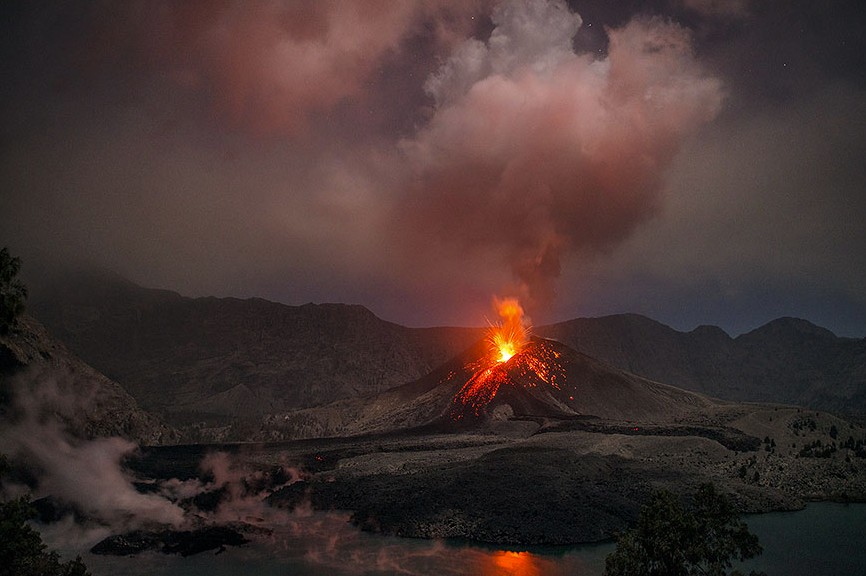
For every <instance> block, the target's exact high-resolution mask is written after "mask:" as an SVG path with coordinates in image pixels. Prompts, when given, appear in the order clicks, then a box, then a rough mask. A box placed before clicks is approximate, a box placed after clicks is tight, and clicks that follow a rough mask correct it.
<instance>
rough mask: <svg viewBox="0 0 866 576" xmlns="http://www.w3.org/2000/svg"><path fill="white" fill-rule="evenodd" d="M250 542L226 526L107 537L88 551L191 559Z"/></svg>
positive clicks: (130, 533)
mask: <svg viewBox="0 0 866 576" xmlns="http://www.w3.org/2000/svg"><path fill="white" fill-rule="evenodd" d="M248 542H249V540H248V539H247V538H246V537H244V535H243V534H241V533H240V532H239V531H238V530H236V529H234V528H232V527H229V526H207V527H205V528H198V529H196V530H161V531H147V530H136V531H134V532H127V533H125V534H118V535H116V536H109V537H108V538H105V539H103V540H101V541H100V542H98V543H97V544H96V545H95V546H94V547H93V548H91V549H90V551H91V552H93V553H94V554H101V555H113V556H130V555H133V554H138V553H140V552H145V551H147V550H158V551H160V552H162V553H164V554H179V555H181V556H192V555H194V554H200V553H202V552H207V551H209V550H217V554H219V553H220V552H222V551H224V550H225V549H226V546H242V545H244V544H246V543H248Z"/></svg>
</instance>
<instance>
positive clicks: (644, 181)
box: [395, 0, 723, 306]
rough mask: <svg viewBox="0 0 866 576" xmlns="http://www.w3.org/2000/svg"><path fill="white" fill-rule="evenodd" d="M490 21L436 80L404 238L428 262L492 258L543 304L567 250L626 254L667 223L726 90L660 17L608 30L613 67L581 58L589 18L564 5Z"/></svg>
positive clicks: (533, 6)
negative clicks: (673, 196) (663, 198)
mask: <svg viewBox="0 0 866 576" xmlns="http://www.w3.org/2000/svg"><path fill="white" fill-rule="evenodd" d="M492 21H493V23H494V25H495V28H494V30H493V32H492V34H491V36H490V39H489V40H488V41H487V42H486V43H482V42H480V41H478V40H467V41H466V42H465V43H464V44H462V45H461V46H459V47H458V48H457V49H456V50H455V51H454V53H453V55H452V57H451V58H450V59H449V60H448V61H447V62H445V63H444V64H443V66H442V67H441V68H440V69H439V70H438V71H437V72H436V73H435V74H433V75H432V76H431V77H430V78H429V79H428V81H427V84H426V87H427V90H428V92H429V94H430V95H431V97H432V98H433V99H434V100H435V103H436V107H435V110H434V113H433V115H432V117H431V118H430V120H429V122H428V123H427V124H426V125H425V126H423V127H422V128H421V129H420V131H419V132H418V133H417V134H416V135H415V136H414V137H413V138H409V139H406V140H404V141H403V142H402V143H401V148H402V150H403V152H404V154H405V157H406V160H407V161H408V165H409V167H410V170H411V177H410V178H411V183H410V184H409V185H407V190H406V192H405V195H404V197H403V198H402V199H401V201H400V203H399V208H398V210H397V213H396V214H395V219H396V220H397V221H398V222H397V224H396V227H397V229H398V231H399V233H400V234H401V235H402V236H403V238H404V239H405V244H404V245H405V246H406V247H408V248H409V250H410V252H411V254H412V257H413V258H419V259H420V260H422V261H429V259H430V258H434V257H436V255H435V254H434V252H435V251H438V250H441V249H444V250H446V251H447V254H446V257H447V258H455V257H459V256H460V255H461V254H466V253H467V252H468V253H472V252H474V251H479V250H480V251H485V250H492V252H493V253H495V254H497V256H498V257H499V258H500V259H501V263H505V264H507V266H508V267H509V268H510V270H511V272H512V274H513V276H514V278H515V279H516V280H517V285H516V286H514V287H513V288H512V290H513V291H516V292H517V293H518V294H519V295H520V296H522V297H524V298H528V299H529V303H530V305H532V306H538V305H543V304H546V303H547V302H549V301H550V299H551V298H552V296H553V293H554V281H555V279H556V278H557V277H558V276H559V274H560V264H561V258H562V255H563V254H564V253H567V252H569V251H586V250H590V251H592V250H601V249H605V248H607V247H610V246H612V245H615V244H616V243H617V242H619V241H621V240H622V239H624V238H626V237H627V236H628V235H629V234H630V233H631V232H632V231H633V230H634V229H635V227H636V226H637V225H638V224H640V223H641V222H643V221H645V220H647V219H648V218H649V217H650V216H651V215H652V214H653V213H654V212H655V210H656V208H657V206H658V203H659V193H660V192H661V190H662V182H663V177H664V172H665V170H666V168H667V167H668V165H669V164H670V162H671V159H672V158H673V157H674V155H675V153H676V152H677V150H678V149H679V146H680V144H681V143H682V142H683V140H684V138H686V137H687V136H688V135H690V134H691V133H693V132H694V131H695V130H697V129H698V128H699V127H700V126H701V125H702V124H704V123H706V122H708V121H709V120H711V119H712V118H713V117H714V116H715V115H716V113H717V112H718V110H719V109H720V106H721V103H722V99H723V91H722V87H721V83H720V82H719V81H718V80H717V79H715V78H713V77H710V76H708V75H707V74H705V73H704V72H703V71H702V70H701V68H700V66H699V64H698V62H697V60H696V59H695V57H694V55H693V53H692V50H691V41H690V36H689V33H688V31H687V30H685V29H684V28H682V27H680V26H678V25H676V24H673V23H670V22H668V21H665V20H662V19H657V18H656V19H646V18H641V19H636V20H632V21H631V22H629V23H628V24H627V25H625V26H624V27H622V28H619V29H612V30H609V31H608V35H609V52H608V55H607V57H606V58H603V59H595V58H593V57H592V56H590V55H587V54H577V53H575V52H574V51H573V50H572V48H571V38H572V37H573V36H574V34H575V33H576V31H577V29H578V27H579V26H580V23H581V21H580V17H579V16H578V15H577V14H574V13H571V12H570V11H569V10H568V8H567V7H566V6H565V5H564V4H563V3H562V2H546V1H543V0H535V1H532V2H503V3H502V4H500V5H498V6H497V7H496V8H495V9H494V11H493V14H492ZM420 255H423V256H420ZM501 263H500V265H501Z"/></svg>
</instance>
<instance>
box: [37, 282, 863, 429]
mask: <svg viewBox="0 0 866 576" xmlns="http://www.w3.org/2000/svg"><path fill="white" fill-rule="evenodd" d="M35 296H36V297H35V298H34V299H33V303H32V306H31V309H32V310H33V313H34V314H35V315H36V316H37V317H38V318H40V319H41V320H42V321H43V322H44V323H45V324H46V325H47V326H48V327H49V328H50V329H51V331H52V332H53V333H54V334H56V335H57V336H58V338H59V339H61V340H62V341H63V342H65V343H67V345H68V346H69V347H70V349H72V350H73V351H74V352H75V353H76V354H78V355H79V356H81V357H82V358H83V359H85V360H86V361H87V362H89V363H90V364H91V365H93V366H94V367H95V368H97V369H98V370H100V371H101V372H103V373H105V374H106V375H108V376H109V377H111V378H113V379H114V380H116V381H117V382H120V383H121V384H122V385H123V386H124V387H125V388H126V389H127V390H128V391H129V392H130V393H131V394H132V395H133V396H134V397H135V398H136V399H137V400H138V402H139V403H140V405H142V406H143V407H144V408H146V409H149V410H154V411H157V412H158V413H160V414H163V415H164V416H165V417H167V418H168V419H169V421H170V422H173V423H175V424H183V423H185V422H189V421H198V420H200V419H203V418H204V419H209V420H210V421H212V422H221V421H228V420H230V419H231V418H233V417H238V416H240V417H245V418H248V419H250V420H251V421H258V420H259V419H260V417H262V416H265V415H273V414H279V413H284V412H286V411H288V410H298V409H304V408H311V407H316V406H322V405H325V404H329V403H333V402H335V401H341V400H351V399H354V398H359V397H369V396H371V395H376V394H379V393H381V392H384V391H387V390H391V389H394V388H396V387H398V386H401V385H403V384H405V383H407V382H418V381H423V380H424V378H425V376H427V375H428V374H429V373H430V372H431V371H434V370H435V369H436V368H437V367H439V366H441V365H442V364H443V363H446V362H448V361H449V360H451V359H453V358H454V357H455V356H458V355H459V354H461V353H462V352H463V351H465V350H467V349H468V348H469V347H471V346H473V345H474V344H475V343H476V342H478V341H479V340H480V339H481V337H482V334H483V330H482V329H480V328H479V329H474V328H445V327H443V328H425V329H418V328H407V327H404V326H400V325H398V324H394V323H391V322H387V321H384V320H382V319H380V318H378V317H376V316H375V315H374V314H373V313H372V312H370V311H369V310H367V309H366V308H364V307H362V306H350V305H344V304H306V305H303V306H287V305H283V304H279V303H274V302H269V301H266V300H262V299H257V298H253V299H248V300H239V299H236V298H213V297H209V298H186V297H182V296H180V295H179V294H177V293H174V292H171V291H167V290H155V289H148V288H142V287H140V286H137V285H136V284H133V283H131V282H128V281H126V280H124V279H122V278H120V277H117V276H116V275H111V274H78V275H75V276H67V277H66V278H64V279H63V281H62V282H61V283H57V284H54V285H53V287H51V286H49V287H47V288H43V289H41V290H38V291H35ZM534 332H535V333H536V334H538V335H539V336H543V337H546V338H551V339H555V340H558V341H560V342H562V343H563V344H565V345H566V346H568V347H570V348H573V349H574V350H576V351H578V352H581V353H582V354H585V355H586V356H590V357H592V358H595V359H597V360H598V361H600V362H602V363H605V364H608V365H609V366H611V367H613V368H616V369H618V370H624V371H627V372H630V373H632V374H634V375H637V376H641V377H643V378H647V379H649V380H653V381H657V382H663V383H665V384H670V385H673V386H677V387H680V388H684V389H687V390H692V391H696V392H699V393H702V394H707V395H710V396H715V397H719V398H723V399H729V400H736V401H770V402H781V403H792V404H799V405H803V406H809V407H813V408H816V409H826V410H833V411H837V412H844V413H849V414H851V413H854V414H864V413H866V339H860V340H858V339H851V338H839V337H836V336H835V335H834V334H832V333H831V332H829V331H828V330H825V329H822V328H819V327H817V326H814V325H813V324H810V323H809V322H807V321H805V320H796V319H791V318H782V319H779V320H776V321H773V322H770V323H769V324H767V325H765V326H763V327H761V328H758V329H757V330H754V331H752V332H750V333H748V334H743V335H741V336H739V337H737V338H731V337H730V336H728V335H727V334H726V333H725V332H724V331H722V330H721V329H720V328H717V327H714V326H701V327H699V328H697V329H695V330H693V331H691V332H679V331H677V330H674V329H672V328H670V327H668V326H665V325H664V324H661V323H659V322H656V321H654V320H651V319H649V318H646V317H643V316H639V315H635V314H624V315H616V316H607V317H603V318H581V319H576V320H570V321H568V322H562V323H558V324H553V325H549V326H543V327H537V328H535V329H534ZM347 409H348V408H347ZM337 420H338V421H341V422H342V421H344V420H345V419H344V418H343V417H342V416H341V417H340V418H337ZM316 425H318V424H316Z"/></svg>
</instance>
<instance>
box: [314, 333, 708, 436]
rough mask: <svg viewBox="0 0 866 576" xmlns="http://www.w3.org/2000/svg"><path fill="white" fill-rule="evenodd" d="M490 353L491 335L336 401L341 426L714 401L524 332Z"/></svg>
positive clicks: (693, 407) (660, 414) (644, 409)
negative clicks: (391, 384)
mask: <svg viewBox="0 0 866 576" xmlns="http://www.w3.org/2000/svg"><path fill="white" fill-rule="evenodd" d="M488 357H489V342H487V341H479V342H477V343H476V344H475V345H474V346H472V347H471V348H469V349H468V350H466V351H465V352H464V353H463V354H460V355H459V356H457V357H455V358H454V359H452V360H451V361H449V362H447V363H446V364H444V365H442V366H440V367H439V368H438V369H436V370H434V371H433V372H431V373H429V374H428V375H426V376H424V377H422V378H420V379H418V380H415V381H413V382H410V383H407V384H404V385H403V386H398V387H397V388H394V389H392V390H389V391H387V392H384V393H382V394H378V395H376V396H373V397H368V398H366V399H360V400H359V402H360V404H359V405H358V406H355V407H354V409H351V408H350V407H349V406H347V405H346V404H341V405H340V406H334V408H337V409H338V410H339V411H341V412H343V413H346V412H347V409H349V410H348V411H350V412H353V413H354V414H355V416H356V418H353V419H351V420H354V421H352V422H343V423H342V424H343V427H344V428H343V431H344V432H346V431H351V432H352V433H372V432H383V431H389V430H398V429H410V428H423V429H426V430H430V431H437V432H451V431H460V430H466V429H472V428H476V429H480V428H485V427H489V426H491V425H494V424H495V423H497V422H503V421H515V420H517V421H526V420H533V421H536V422H539V423H544V422H547V421H556V420H563V419H566V420H567V419H577V418H597V419H603V420H607V421H615V422H641V423H670V422H674V421H678V420H683V419H689V418H690V417H691V416H697V415H699V414H700V413H701V412H702V411H703V410H705V409H707V408H708V407H710V406H714V405H716V404H717V401H715V400H713V399H711V398H709V397H706V396H703V395H701V394H697V393H694V392H688V391H686V390H682V389H679V388H675V387H673V386H668V385H666V384H661V383H658V382H654V381H651V380H647V379H645V378H641V377H639V376H636V375H634V374H630V373H628V372H624V371H622V370H619V369H617V368H613V367H612V366H608V365H606V364H603V363H602V362H599V361H598V360H595V359H593V358H591V357H589V356H586V355H585V354H582V353H580V352H578V351H576V350H574V349H573V348H570V347H568V346H566V345H565V344H563V343H561V342H557V341H555V340H548V339H543V338H538V337H532V338H529V340H528V341H527V343H526V344H525V346H524V347H523V348H522V349H521V350H520V351H519V352H517V353H516V354H514V356H512V357H511V358H509V359H508V360H507V361H505V362H499V363H493V364H491V363H489V361H487V360H485V359H486V358H488ZM486 371H489V373H487V374H485V372H486ZM316 410H320V409H316ZM308 416H314V414H312V413H308Z"/></svg>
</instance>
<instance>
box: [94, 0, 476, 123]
mask: <svg viewBox="0 0 866 576" xmlns="http://www.w3.org/2000/svg"><path fill="white" fill-rule="evenodd" d="M481 4H483V2H481V1H478V2H465V3H462V2H461V3H459V4H457V5H453V4H452V5H449V4H448V3H447V2H427V3H423V4H422V3H420V2H388V1H385V0H358V1H352V2H342V1H339V0H320V1H315V2H295V1H285V0H256V1H254V2H235V1H233V0H214V1H195V2H172V1H164V0H159V1H157V2H151V1H148V2H134V3H122V4H118V5H116V6H108V7H106V6H103V5H101V6H99V7H98V8H97V9H95V11H96V12H97V14H95V15H94V20H95V21H97V22H99V23H100V24H101V25H100V26H99V27H98V29H97V30H98V33H97V34H96V35H95V40H94V42H93V43H92V54H89V55H88V58H91V59H95V60H97V61H101V60H105V59H108V60H117V61H118V63H121V64H126V65H130V64H131V65H133V66H135V67H136V68H137V69H139V70H140V69H142V68H144V69H147V68H152V69H154V70H156V71H159V72H160V73H163V74H164V75H165V76H166V77H167V78H169V79H170V80H171V81H173V83H174V85H175V86H177V87H181V88H183V89H190V90H193V91H201V92H203V93H205V94H207V96H208V97H209V98H210V99H211V102H212V104H213V105H214V106H215V107H216V109H217V110H218V112H219V113H220V114H221V115H224V116H226V117H227V118H229V119H230V120H231V121H232V122H234V123H235V124H237V125H241V126H244V127H248V128H251V129H252V130H253V131H255V132H256V133H264V134H273V133H280V134H293V133H297V132H299V131H300V132H306V131H307V129H309V128H310V123H311V120H312V119H313V118H315V116H316V115H322V114H327V113H329V112H330V111H331V110H332V109H333V108H334V107H336V106H338V105H339V104H340V103H341V102H343V101H346V100H363V99H364V98H365V97H366V95H367V92H368V91H369V90H368V89H369V86H370V85H371V84H373V83H374V82H375V78H374V75H375V71H376V70H377V68H378V67H380V66H381V65H382V61H383V59H385V58H386V57H387V56H388V55H389V54H393V53H394V52H395V51H397V49H398V47H399V45H400V43H401V42H402V41H403V40H404V39H405V38H406V37H407V36H409V35H410V34H411V33H413V32H417V29H418V28H419V27H421V26H422V25H426V26H428V27H431V28H433V30H432V31H431V32H430V33H431V34H433V35H435V37H436V38H437V39H438V41H440V42H441V43H444V44H448V43H449V42H452V41H455V38H457V37H459V36H463V35H464V33H465V28H466V22H470V19H469V18H468V15H469V14H474V13H475V12H477V11H478V10H479V7H480V5H481Z"/></svg>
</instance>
